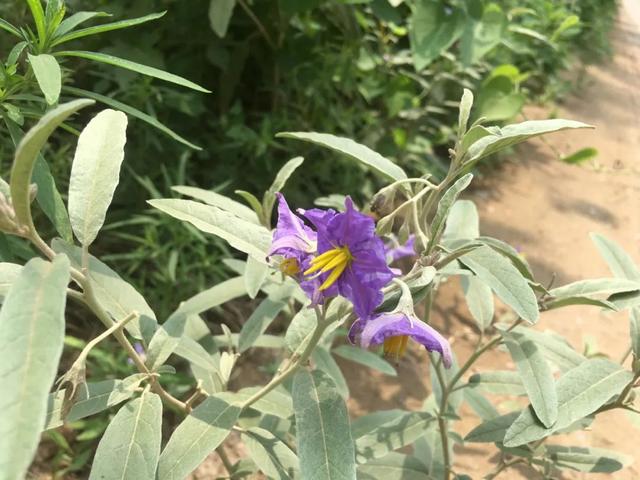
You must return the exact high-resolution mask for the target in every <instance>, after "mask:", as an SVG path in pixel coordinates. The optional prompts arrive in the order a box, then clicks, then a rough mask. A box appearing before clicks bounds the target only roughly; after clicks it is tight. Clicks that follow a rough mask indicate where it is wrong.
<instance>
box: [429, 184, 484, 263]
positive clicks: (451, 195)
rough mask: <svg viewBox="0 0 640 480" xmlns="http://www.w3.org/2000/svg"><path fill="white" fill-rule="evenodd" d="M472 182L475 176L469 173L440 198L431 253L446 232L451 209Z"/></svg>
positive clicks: (432, 223)
mask: <svg viewBox="0 0 640 480" xmlns="http://www.w3.org/2000/svg"><path fill="white" fill-rule="evenodd" d="M471 180H473V174H471V173H467V174H466V175H464V176H463V177H460V178H459V179H458V180H456V182H455V183H454V184H453V185H451V186H450V187H449V188H448V189H447V191H446V192H444V195H442V198H440V201H439V202H438V210H437V211H436V214H435V216H434V217H433V220H432V221H431V238H430V239H429V245H428V246H427V250H429V251H431V248H432V247H433V246H434V245H435V242H437V241H439V240H440V235H441V234H442V232H443V230H444V227H445V222H446V221H447V217H448V216H449V212H450V211H451V207H452V206H453V204H454V203H455V201H456V200H457V198H458V195H460V193H462V191H463V190H464V189H465V188H467V187H468V186H469V184H470V183H471Z"/></svg>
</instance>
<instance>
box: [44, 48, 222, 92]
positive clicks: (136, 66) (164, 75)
mask: <svg viewBox="0 0 640 480" xmlns="http://www.w3.org/2000/svg"><path fill="white" fill-rule="evenodd" d="M56 55H57V56H61V57H80V58H84V59H86V60H92V61H94V62H100V63H106V64H107V65H112V66H114V67H119V68H124V69H126V70H131V71H133V72H136V73H140V74H142V75H146V76H148V77H153V78H157V79H159V80H164V81H165V82H170V83H175V84H176V85H180V86H182V87H187V88H190V89H192V90H197V91H198V92H204V93H210V92H209V90H207V89H206V88H203V87H201V86H200V85H198V84H196V83H193V82H191V81H189V80H187V79H186V78H182V77H180V76H178V75H174V74H173V73H169V72H165V71H164V70H160V69H157V68H154V67H149V66H148V65H142V64H140V63H136V62H132V61H130V60H125V59H124V58H118V57H114V56H113V55H108V54H106V53H98V52H84V51H78V50H68V51H64V52H56Z"/></svg>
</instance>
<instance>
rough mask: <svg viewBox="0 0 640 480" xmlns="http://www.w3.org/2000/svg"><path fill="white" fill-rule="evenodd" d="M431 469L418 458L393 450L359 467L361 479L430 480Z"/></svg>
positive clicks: (359, 477)
mask: <svg viewBox="0 0 640 480" xmlns="http://www.w3.org/2000/svg"><path fill="white" fill-rule="evenodd" d="M430 478H433V477H430V476H429V470H428V469H427V467H426V466H425V465H424V464H423V463H422V462H421V461H420V460H418V458H416V457H413V456H410V455H404V454H402V453H396V452H391V453H389V454H388V455H385V456H384V457H383V458H379V459H377V460H371V461H370V462H368V463H366V464H365V465H360V466H359V467H358V479H361V480H380V479H384V480H429V479H430Z"/></svg>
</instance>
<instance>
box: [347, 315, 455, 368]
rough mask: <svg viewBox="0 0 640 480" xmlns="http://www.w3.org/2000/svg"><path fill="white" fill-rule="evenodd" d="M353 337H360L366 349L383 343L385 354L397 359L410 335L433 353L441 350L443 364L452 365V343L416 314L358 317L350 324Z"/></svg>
mask: <svg viewBox="0 0 640 480" xmlns="http://www.w3.org/2000/svg"><path fill="white" fill-rule="evenodd" d="M349 336H350V338H351V339H352V341H353V339H354V337H356V336H357V337H358V338H359V344H360V346H361V347H363V348H368V347H370V346H372V345H380V344H382V345H383V348H384V353H385V355H387V356H391V357H394V358H396V359H398V358H400V357H402V356H403V355H404V352H405V350H406V348H407V343H408V342H409V338H411V339H413V340H414V341H416V342H418V343H420V344H421V345H423V346H424V347H425V348H426V349H427V350H429V351H430V352H438V353H440V356H441V357H442V361H443V363H444V366H445V367H447V368H449V367H450V366H451V347H450V346H449V342H448V341H447V340H446V339H445V338H444V337H443V336H442V335H440V334H439V333H438V332H437V331H436V330H434V329H433V328H432V327H430V326H429V325H427V324H426V323H424V322H423V321H422V320H420V319H418V318H417V317H415V316H413V315H409V314H406V313H402V312H399V311H395V312H391V313H382V314H380V315H377V316H375V317H373V318H371V319H369V320H366V321H362V320H359V321H357V322H356V323H354V325H353V326H352V327H351V331H350V332H349Z"/></svg>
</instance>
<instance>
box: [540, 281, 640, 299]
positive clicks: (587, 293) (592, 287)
mask: <svg viewBox="0 0 640 480" xmlns="http://www.w3.org/2000/svg"><path fill="white" fill-rule="evenodd" d="M635 290H640V281H637V280H627V279H626V278H590V279H587V280H579V281H577V282H573V283H569V284H568V285H563V286H562V287H557V288H554V289H552V290H549V293H550V294H551V295H552V296H553V297H556V298H566V297H574V296H584V297H591V296H598V295H600V296H609V295H612V294H614V293H622V292H632V291H635Z"/></svg>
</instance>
